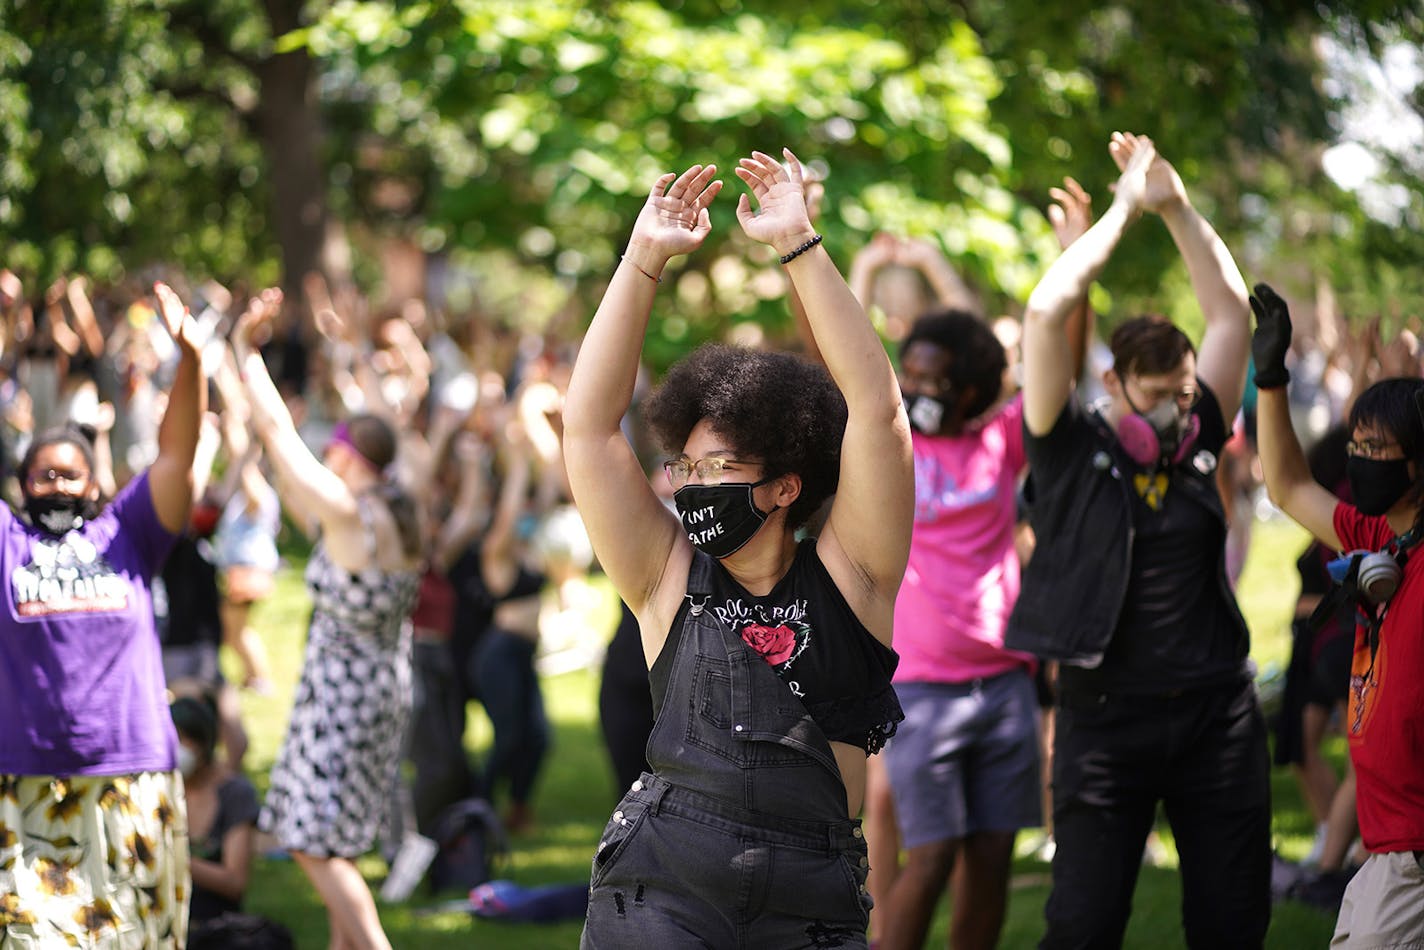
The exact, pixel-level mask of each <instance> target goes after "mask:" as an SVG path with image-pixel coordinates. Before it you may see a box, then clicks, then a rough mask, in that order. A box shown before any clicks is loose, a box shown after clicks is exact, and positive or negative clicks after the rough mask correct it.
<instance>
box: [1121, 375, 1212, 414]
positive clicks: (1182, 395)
mask: <svg viewBox="0 0 1424 950" xmlns="http://www.w3.org/2000/svg"><path fill="white" fill-rule="evenodd" d="M1137 389H1138V391H1139V392H1141V393H1142V395H1144V396H1146V397H1147V399H1148V401H1149V402H1151V403H1152V404H1153V405H1154V406H1155V405H1156V404H1157V403H1159V402H1161V401H1162V400H1164V399H1170V400H1172V401H1173V402H1175V403H1176V404H1177V408H1178V409H1181V410H1182V411H1183V412H1191V411H1192V410H1193V409H1195V408H1196V407H1197V403H1199V402H1201V397H1202V394H1201V390H1200V389H1197V388H1196V387H1195V386H1183V387H1182V388H1181V389H1179V390H1177V391H1176V392H1168V391H1167V390H1165V389H1144V388H1143V386H1142V383H1141V382H1139V383H1138V384H1137Z"/></svg>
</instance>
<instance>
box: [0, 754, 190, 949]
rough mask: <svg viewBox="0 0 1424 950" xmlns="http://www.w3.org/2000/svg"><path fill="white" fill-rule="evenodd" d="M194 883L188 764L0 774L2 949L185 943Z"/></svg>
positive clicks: (106, 947) (174, 944)
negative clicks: (174, 768)
mask: <svg viewBox="0 0 1424 950" xmlns="http://www.w3.org/2000/svg"><path fill="white" fill-rule="evenodd" d="M189 890H190V884H189V875H188V822H187V817H186V815H185V811H184V807H183V781H182V778H181V776H180V775H179V773H177V772H140V773H137V774H134V775H122V776H94V775H76V776H52V775H0V950H32V948H33V950H38V948H41V947H55V946H59V947H64V946H71V947H95V948H104V950H129V948H139V947H142V948H145V950H147V948H155V947H157V948H179V947H182V946H183V945H184V944H185V943H186V940H187V931H188V893H189Z"/></svg>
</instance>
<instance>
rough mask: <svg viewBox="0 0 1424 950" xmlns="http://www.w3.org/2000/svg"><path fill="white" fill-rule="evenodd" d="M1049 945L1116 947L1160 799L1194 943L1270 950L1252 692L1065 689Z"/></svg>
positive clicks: (1263, 799) (1258, 723)
mask: <svg viewBox="0 0 1424 950" xmlns="http://www.w3.org/2000/svg"><path fill="white" fill-rule="evenodd" d="M1053 756H1054V758H1053V833H1054V839H1055V841H1056V842H1057V852H1056V854H1055V855H1054V859H1053V892H1052V894H1050V895H1049V899H1048V905H1047V907H1046V908H1045V911H1044V912H1045V915H1046V917H1047V918H1048V932H1047V933H1046V934H1045V935H1044V938H1043V942H1042V943H1041V944H1040V946H1041V947H1043V948H1054V950H1057V948H1068V947H1083V948H1088V947H1092V948H1097V947H1119V946H1121V945H1122V938H1123V931H1124V930H1125V929H1126V927H1127V918H1128V914H1129V913H1130V911H1131V907H1132V892H1133V889H1134V888H1135V886H1136V884H1137V873H1138V869H1139V868H1140V867H1141V865H1142V849H1143V846H1144V844H1145V842H1146V839H1147V835H1148V832H1149V831H1150V830H1151V828H1152V823H1153V820H1154V818H1155V816H1156V810H1157V803H1158V802H1159V801H1160V802H1161V803H1162V804H1163V806H1164V809H1165V811H1166V815H1167V820H1168V822H1170V824H1171V826H1172V832H1173V834H1174V835H1175V837H1176V841H1177V851H1178V854H1179V856H1180V861H1181V874H1182V918H1183V926H1184V929H1185V932H1186V938H1187V944H1188V946H1191V947H1202V948H1208V947H1209V948H1230V947H1260V946H1261V945H1262V942H1263V941H1264V940H1265V935H1266V928H1267V926H1268V924H1269V923H1270V915H1271V893H1270V883H1271V880H1270V879H1271V840H1270V834H1271V801H1270V774H1269V762H1268V758H1267V751H1266V725H1265V720H1264V718H1263V717H1262V715H1261V710H1260V704H1259V703H1258V702H1257V699H1256V691H1255V686H1254V684H1252V683H1250V682H1247V683H1244V684H1241V685H1237V684H1232V685H1231V686H1229V687H1225V688H1218V689H1209V690H1199V691H1195V692H1189V693H1185V694H1182V695H1176V696H1153V697H1130V696H1123V695H1100V694H1082V693H1065V694H1063V695H1062V696H1060V698H1059V707H1058V719H1057V724H1056V733H1055V736H1054V749H1053Z"/></svg>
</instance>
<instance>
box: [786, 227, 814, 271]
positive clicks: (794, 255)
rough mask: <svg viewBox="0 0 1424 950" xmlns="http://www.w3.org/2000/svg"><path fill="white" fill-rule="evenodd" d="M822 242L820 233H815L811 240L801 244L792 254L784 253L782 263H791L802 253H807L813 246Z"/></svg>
mask: <svg viewBox="0 0 1424 950" xmlns="http://www.w3.org/2000/svg"><path fill="white" fill-rule="evenodd" d="M820 243H821V236H820V235H819V234H817V235H813V236H812V238H811V240H809V241H807V242H806V243H805V244H803V245H801V246H800V247H798V248H797V249H796V250H794V251H792V252H791V253H790V254H783V255H782V256H781V263H783V264H790V263H791V262H792V261H794V260H796V258H798V257H800V256H801V255H802V254H805V253H806V252H807V251H809V250H810V249H811V248H813V247H815V246H816V245H817V244H820Z"/></svg>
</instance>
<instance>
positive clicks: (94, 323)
mask: <svg viewBox="0 0 1424 950" xmlns="http://www.w3.org/2000/svg"><path fill="white" fill-rule="evenodd" d="M86 286H87V281H86V280H85V279H84V278H83V277H82V276H80V277H72V278H70V280H69V283H68V285H67V286H66V287H65V296H67V297H68V298H69V309H70V310H72V311H73V312H74V328H75V331H76V332H77V333H78V334H79V339H80V340H82V341H83V343H84V349H85V350H86V351H88V353H89V355H90V356H92V357H94V358H95V359H98V358H99V357H100V356H102V355H103V354H104V334H103V331H101V330H100V329H99V321H98V320H97V319H96V318H95V317H94V307H93V305H92V304H90V302H89V295H88V294H87V293H86V292H85V288H86Z"/></svg>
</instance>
